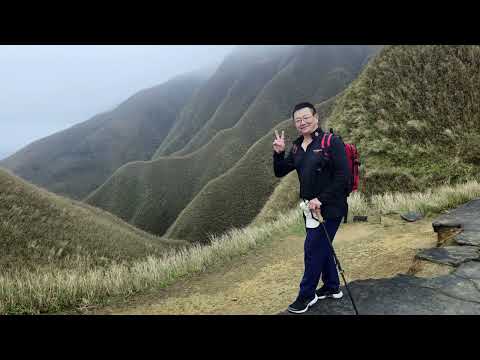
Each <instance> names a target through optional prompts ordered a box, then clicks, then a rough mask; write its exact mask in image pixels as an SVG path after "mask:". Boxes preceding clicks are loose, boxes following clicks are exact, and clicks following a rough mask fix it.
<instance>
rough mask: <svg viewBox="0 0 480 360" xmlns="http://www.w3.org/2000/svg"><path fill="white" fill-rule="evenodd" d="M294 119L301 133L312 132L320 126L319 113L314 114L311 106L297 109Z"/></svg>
mask: <svg viewBox="0 0 480 360" xmlns="http://www.w3.org/2000/svg"><path fill="white" fill-rule="evenodd" d="M293 121H294V122H295V127H296V128H297V130H298V131H299V132H300V134H302V135H306V134H311V133H312V132H313V130H315V129H316V128H317V127H318V114H315V115H312V110H311V109H310V108H303V109H300V110H297V111H295V113H294V114H293Z"/></svg>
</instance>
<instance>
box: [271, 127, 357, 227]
mask: <svg viewBox="0 0 480 360" xmlns="http://www.w3.org/2000/svg"><path fill="white" fill-rule="evenodd" d="M323 134H324V132H323V131H322V130H321V129H320V128H318V129H317V130H316V131H315V132H314V133H313V134H312V137H313V139H312V142H311V143H310V144H309V145H308V147H307V150H306V151H304V150H303V148H302V142H303V136H300V137H299V138H297V139H296V140H295V141H294V142H293V146H292V148H291V150H290V152H289V154H288V156H287V157H286V158H285V152H282V153H280V154H277V153H276V152H273V170H274V173H275V176H276V177H283V176H285V175H287V174H288V173H289V172H290V171H292V170H297V175H298V179H299V181H300V198H301V199H307V200H311V199H313V198H318V200H320V202H321V203H322V206H321V213H322V216H323V217H324V218H325V219H330V218H334V217H340V216H346V214H347V208H348V204H347V191H346V189H347V181H348V173H349V169H348V163H347V154H346V152H345V145H344V143H343V141H342V140H341V139H340V138H339V137H338V136H335V135H334V136H332V139H331V143H330V147H328V148H327V149H325V150H322V147H321V142H322V137H323ZM327 139H328V134H327V135H326V136H325V147H326V145H327Z"/></svg>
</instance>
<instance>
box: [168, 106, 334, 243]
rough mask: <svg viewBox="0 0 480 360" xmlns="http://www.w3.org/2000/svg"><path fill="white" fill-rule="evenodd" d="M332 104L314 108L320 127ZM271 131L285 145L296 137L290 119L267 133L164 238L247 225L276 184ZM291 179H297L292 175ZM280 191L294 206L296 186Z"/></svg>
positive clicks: (207, 189)
mask: <svg viewBox="0 0 480 360" xmlns="http://www.w3.org/2000/svg"><path fill="white" fill-rule="evenodd" d="M333 102H334V100H333V99H331V100H327V101H326V102H324V103H322V104H321V105H319V106H317V109H318V113H319V118H320V122H321V123H322V124H323V122H324V120H325V117H326V116H328V115H329V113H330V111H331V108H332V105H333ZM275 130H277V131H279V133H281V131H282V130H284V131H285V136H286V139H287V141H288V142H292V141H293V140H295V139H296V138H297V136H298V133H297V131H296V129H295V126H294V124H293V121H292V119H287V120H285V121H283V122H282V123H280V124H279V125H277V126H276V127H275V128H274V129H272V130H270V131H269V132H268V134H267V135H265V136H263V137H262V138H261V139H260V140H258V141H257V142H256V143H255V144H254V145H253V146H252V147H250V149H249V150H248V151H247V153H246V154H245V155H244V156H243V157H242V158H241V159H240V160H239V161H238V162H237V163H236V164H235V166H233V167H232V168H231V169H230V170H228V171H227V172H226V173H225V174H223V175H221V176H219V177H217V178H215V179H213V180H211V181H210V182H209V183H208V184H207V185H205V187H204V188H203V189H202V190H201V191H200V192H199V193H198V194H197V195H196V196H195V198H194V199H193V200H192V201H191V203H190V204H189V205H188V206H187V207H186V208H185V209H184V210H183V211H182V212H181V213H180V215H179V216H178V218H177V220H176V221H175V223H174V224H173V225H172V226H171V228H170V229H169V231H168V232H167V233H166V234H165V235H166V236H167V237H169V236H172V237H175V238H179V239H188V240H195V239H196V238H200V239H208V234H219V233H222V232H225V231H227V230H229V229H230V228H232V227H243V226H246V225H247V224H249V223H250V222H251V221H252V220H253V219H254V218H255V216H256V215H257V214H258V212H259V211H260V209H262V207H263V206H264V204H265V202H266V201H267V200H268V198H269V196H270V194H271V193H272V191H273V190H274V189H275V186H276V185H277V184H278V183H279V182H280V179H278V178H276V177H275V176H274V174H273V158H272V153H273V150H272V141H273V139H274V133H275ZM294 176H295V179H297V176H296V173H295V174H294ZM296 181H297V182H298V180H296ZM284 191H285V192H286V194H284V196H287V197H292V198H295V199H296V201H297V202H298V196H299V193H298V186H297V188H295V187H292V188H289V189H284ZM225 199H228V201H225Z"/></svg>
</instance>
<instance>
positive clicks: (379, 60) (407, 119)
mask: <svg viewBox="0 0 480 360" xmlns="http://www.w3.org/2000/svg"><path fill="white" fill-rule="evenodd" d="M479 69H480V46H453V45H451V46H447V45H434V46H433V45H432V46H423V45H422V46H388V47H386V48H384V49H383V50H382V51H381V52H380V54H379V56H377V57H376V58H375V59H374V60H373V61H372V62H370V64H369V65H368V66H367V67H366V68H365V70H364V71H363V72H362V74H361V75H360V76H359V77H358V79H356V80H355V81H354V82H353V83H352V85H351V86H350V87H349V88H348V89H347V90H346V91H345V94H344V95H343V96H342V98H341V99H340V100H339V101H338V103H337V105H336V106H335V109H334V111H333V113H332V116H331V117H330V118H329V119H328V122H329V126H333V127H335V128H336V129H338V130H339V132H340V133H341V134H342V135H343V137H344V138H345V139H346V140H348V141H352V142H354V143H356V144H357V145H358V149H359V151H360V154H361V156H362V158H363V159H364V164H365V168H366V170H367V174H366V180H367V182H366V192H367V193H368V194H375V193H381V192H384V191H388V190H395V191H396V190H401V191H415V190H422V189H425V188H427V187H431V186H437V185H440V184H455V183H459V182H463V181H465V180H467V179H470V178H477V179H478V174H479V173H480V172H479V170H480V147H479V144H480V90H479V87H478V84H479V83H480V71H479Z"/></svg>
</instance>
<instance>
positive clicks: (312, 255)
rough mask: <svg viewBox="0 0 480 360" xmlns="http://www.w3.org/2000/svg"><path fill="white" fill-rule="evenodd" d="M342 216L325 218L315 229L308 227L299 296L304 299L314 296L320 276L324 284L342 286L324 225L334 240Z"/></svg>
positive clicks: (333, 286) (331, 286)
mask: <svg viewBox="0 0 480 360" xmlns="http://www.w3.org/2000/svg"><path fill="white" fill-rule="evenodd" d="M342 218H343V216H341V217H338V218H333V219H325V222H324V223H323V224H320V226H318V227H316V228H314V229H309V228H306V231H307V236H306V238H305V245H304V262H305V271H304V274H303V278H302V281H301V283H300V293H299V297H301V298H304V299H311V298H313V297H314V296H315V290H316V288H317V286H318V282H319V281H320V276H321V277H322V281H323V284H324V285H326V286H327V287H329V288H338V287H339V286H340V280H339V278H338V271H337V266H336V264H335V258H334V256H333V252H332V249H331V246H330V244H329V243H328V239H327V236H326V235H325V230H324V227H323V225H325V228H326V229H327V232H328V235H329V236H330V239H331V240H332V242H333V239H334V237H335V234H336V233H337V230H338V228H339V227H340V223H341V222H342ZM332 246H333V244H332Z"/></svg>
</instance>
